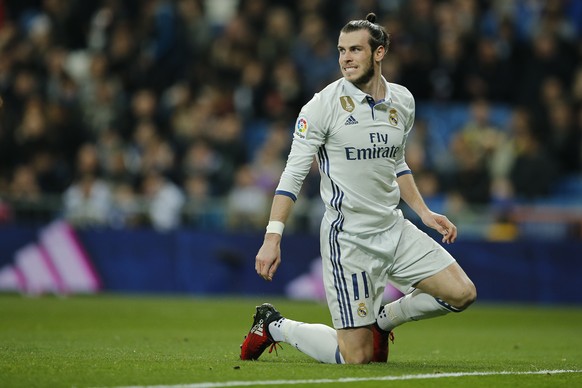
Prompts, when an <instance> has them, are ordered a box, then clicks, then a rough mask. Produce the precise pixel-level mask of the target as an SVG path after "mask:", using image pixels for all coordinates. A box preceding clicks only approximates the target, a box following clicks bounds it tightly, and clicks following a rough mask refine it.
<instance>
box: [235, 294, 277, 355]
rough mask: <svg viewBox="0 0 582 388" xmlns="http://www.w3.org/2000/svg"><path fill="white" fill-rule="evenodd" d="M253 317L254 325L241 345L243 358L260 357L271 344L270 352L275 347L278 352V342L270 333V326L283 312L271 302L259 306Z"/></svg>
mask: <svg viewBox="0 0 582 388" xmlns="http://www.w3.org/2000/svg"><path fill="white" fill-rule="evenodd" d="M253 318H254V320H253V326H252V327H251V330H250V331H249V334H247V336H246V337H245V340H244V341H243V343H242V345H241V346H240V349H241V350H240V358H241V360H256V359H258V358H259V357H260V356H261V354H263V352H264V351H265V349H267V347H268V346H269V345H270V346H271V349H269V353H271V352H272V351H273V349H275V353H276V354H277V349H276V345H277V342H275V341H273V339H272V338H271V336H270V335H269V331H268V327H269V324H270V323H271V322H273V321H276V320H278V319H280V318H281V314H279V312H278V311H277V310H276V309H275V308H274V307H273V306H271V305H270V304H268V303H264V304H262V305H261V306H257V313H256V314H255V315H254V316H253ZM279 346H280V345H279Z"/></svg>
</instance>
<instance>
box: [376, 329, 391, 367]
mask: <svg viewBox="0 0 582 388" xmlns="http://www.w3.org/2000/svg"><path fill="white" fill-rule="evenodd" d="M372 334H373V337H374V354H373V356H372V362H387V361H388V353H389V350H390V349H389V346H388V341H390V342H392V343H394V333H392V332H391V331H390V332H388V331H384V330H382V329H380V327H379V326H378V324H377V323H374V324H373V325H372Z"/></svg>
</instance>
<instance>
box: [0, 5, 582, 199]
mask: <svg viewBox="0 0 582 388" xmlns="http://www.w3.org/2000/svg"><path fill="white" fill-rule="evenodd" d="M578 3H579V2H575V1H568V2H560V1H552V2H542V1H523V0H517V1H512V2H499V1H496V2H482V1H475V0H470V1H460V2H459V1H456V0H442V1H438V2H434V1H430V0H414V1H390V2H384V1H380V2H379V1H357V2H351V3H349V4H348V3H345V4H344V3H342V4H339V5H338V3H337V2H333V1H322V0H319V1H300V2H293V1H286V0H285V1H273V2H269V1H264V0H260V1H237V0H230V1H227V0H222V1H220V2H218V1H211V0H174V1H172V0H148V1H136V0H128V1H121V0H104V1H101V2H83V1H68V2H67V1H64V2H63V1H46V2H44V1H9V2H6V1H5V2H3V5H4V10H5V13H4V18H3V20H2V22H1V23H0V98H1V100H0V101H1V102H0V104H1V105H0V106H1V108H0V173H1V174H2V175H3V176H4V177H11V176H13V175H14V173H15V170H16V169H17V166H22V165H28V166H30V167H31V168H33V169H34V171H35V175H36V177H37V181H38V184H39V187H40V190H41V197H43V196H44V195H50V194H51V193H53V194H55V193H56V194H57V195H59V196H60V195H62V193H63V191H64V190H65V188H67V187H68V186H69V185H70V184H71V181H72V178H71V177H72V176H73V175H74V171H75V157H76V153H77V151H78V150H79V149H80V148H81V147H82V144H84V143H85V142H87V141H90V142H93V143H100V142H101V139H100V134H102V133H103V132H115V133H117V135H118V137H119V138H120V143H119V144H118V146H117V148H116V151H115V152H113V153H111V154H107V155H108V156H107V157H105V156H101V157H100V159H99V160H100V161H99V163H101V164H103V165H102V166H101V170H102V171H103V172H104V173H107V174H108V175H112V176H113V175H114V176H115V178H111V179H114V180H116V181H119V180H124V179H129V182H130V183H131V184H132V185H133V184H135V182H136V180H137V179H138V178H139V177H140V174H143V173H145V172H146V171H147V169H148V167H144V166H143V165H142V164H143V163H144V162H146V161H148V162H147V163H149V164H155V165H156V166H158V167H156V168H159V164H160V159H161V160H162V164H164V165H165V167H162V169H164V171H165V172H166V173H167V174H169V175H170V176H171V177H172V179H173V180H175V181H176V182H177V183H180V184H185V183H184V182H185V181H186V180H187V179H188V176H189V175H188V173H187V172H185V171H184V170H183V169H182V167H183V166H184V165H186V164H190V166H189V168H190V169H194V170H195V169H204V167H200V168H198V167H196V166H192V165H191V163H186V162H185V160H186V159H187V158H188V157H189V156H188V155H189V152H188V149H189V148H190V146H191V145H192V144H194V143H196V142H199V141H205V142H207V144H209V145H210V147H211V148H212V150H213V152H214V154H215V160H219V161H222V165H221V166H219V170H220V172H219V173H217V176H214V177H212V178H208V179H209V184H210V186H211V196H212V197H213V198H217V197H220V196H226V195H228V192H229V191H230V189H231V188H232V187H233V184H234V179H235V174H234V171H235V170H236V168H238V167H240V166H241V165H243V164H246V163H250V162H251V161H253V160H255V159H259V156H258V155H255V153H257V152H263V150H262V147H260V144H257V142H258V140H259V139H267V138H268V137H269V136H268V133H269V132H270V131H271V130H272V129H271V128H272V126H271V124H272V123H273V122H283V123H285V125H286V127H287V131H288V133H289V131H290V128H291V127H292V125H293V123H292V120H293V118H294V117H295V116H296V114H297V112H298V111H299V109H300V107H301V106H302V105H303V103H304V102H305V101H307V100H308V99H310V98H311V97H312V95H313V93H314V92H315V91H317V90H319V89H318V88H319V87H320V86H321V85H323V84H326V83H327V82H328V81H331V80H332V79H334V78H335V76H334V71H336V68H335V66H336V58H335V56H336V54H335V47H334V46H335V44H333V39H332V40H330V39H328V38H329V36H327V34H328V31H329V30H331V29H333V28H336V27H340V24H342V23H339V22H338V21H339V20H342V21H343V20H345V18H349V15H353V14H354V13H359V12H361V10H362V9H363V8H365V7H375V8H377V12H378V15H379V17H380V18H379V20H380V21H381V23H382V24H384V25H385V26H386V27H387V28H388V30H390V31H391V32H392V34H393V35H392V36H393V55H389V56H388V57H387V58H386V59H385V61H384V63H383V66H384V68H385V70H384V73H385V74H387V75H389V76H390V78H391V79H392V80H394V81H395V82H398V83H402V84H405V85H407V86H408V87H409V89H410V90H411V91H412V92H413V93H414V95H415V96H416V98H417V102H418V106H419V107H420V106H422V105H424V104H427V105H430V104H443V105H438V106H439V107H441V108H442V109H443V110H446V109H447V107H448V105H444V104H448V103H450V102H455V103H459V104H462V105H463V106H466V105H467V104H468V103H470V102H471V101H472V99H473V98H474V97H476V96H479V97H485V98H486V99H487V101H488V102H489V103H490V104H491V107H492V109H497V107H499V105H498V104H500V103H503V104H507V105H508V106H510V107H511V106H516V105H517V104H520V105H523V106H524V107H525V108H526V110H527V114H528V115H529V116H532V117H533V118H534V119H533V120H532V123H533V125H534V127H533V130H534V133H535V135H536V136H537V137H539V139H540V141H541V142H543V144H544V145H548V146H550V144H553V145H552V146H551V147H552V149H563V148H560V147H561V146H560V145H559V144H562V145H566V144H569V145H570V146H572V145H573V144H574V143H575V142H576V141H577V140H576V139H577V138H579V136H580V135H579V133H580V130H579V129H578V131H573V132H572V133H571V134H570V135H568V136H565V135H564V132H570V131H572V130H569V131H564V130H563V128H562V127H563V125H561V124H560V125H558V124H559V123H564V122H565V121H566V120H563V118H565V117H567V116H568V114H565V113H564V112H566V111H570V114H569V115H570V116H578V115H579V114H578V113H577V112H578V111H579V109H580V108H579V107H580V106H581V105H582V87H581V86H580V85H582V81H581V80H582V75H581V74H582V70H581V69H580V66H579V63H580V60H581V58H582V53H581V52H580V47H581V46H580V40H581V39H582V28H581V26H582V22H581V21H580V20H581V19H580V17H579V16H580V14H581V12H582V7H581V6H580V5H579V4H578ZM507 74H510V75H511V77H508V76H507ZM336 75H337V74H336ZM556 85H559V86H560V87H558V88H556ZM558 89H560V90H558ZM558 91H559V93H558V94H556V93H557V92H558ZM551 96H556V97H557V96H559V100H560V101H564V104H561V103H560V104H561V108H555V109H554V108H553V105H554V104H553V101H555V100H557V99H558V98H554V97H551ZM434 106H437V105H434ZM552 112H553V113H552ZM550 120H552V121H555V122H551V121H550ZM576 121H577V120H574V119H572V120H571V123H570V126H571V127H573V126H574V125H573V122H576ZM144 122H149V123H153V124H148V125H153V127H154V128H155V132H156V133H157V135H156V136H155V140H154V141H156V142H157V141H160V142H162V143H163V145H162V146H160V147H153V146H152V147H150V153H148V157H146V158H145V159H144V158H143V157H144V155H145V154H144V152H145V148H142V147H143V145H142V144H137V143H136V141H137V140H136V138H135V132H138V127H140V126H141V125H142V123H144ZM228 123H231V124H232V123H238V124H236V125H235V124H232V126H233V128H234V127H237V126H238V127H239V129H238V130H237V134H236V136H234V138H235V140H234V141H232V140H229V141H227V142H226V143H230V144H228V145H226V144H225V142H224V141H222V140H220V139H218V138H217V137H216V136H215V131H216V133H219V132H221V131H223V130H222V129H221V128H220V127H221V126H224V125H231V124H228ZM434 123H435V122H434V121H432V120H431V121H430V122H429V123H428V124H427V125H428V131H429V132H430V133H431V136H432V137H430V139H431V141H432V140H434V136H435V135H436V136H437V137H438V135H439V134H435V133H434V131H435V126H434ZM217 126H218V127H217ZM235 132H236V131H235ZM261 132H262V133H261ZM554 132H559V133H554ZM220 136H222V135H220ZM220 136H219V137H220ZM566 138H567V139H572V141H570V140H568V141H566V140H565V139H566ZM509 143H511V142H509ZM235 147H238V149H237V154H236V155H234V156H233V155H232V154H231V152H232V151H233V150H234V149H235ZM433 147H437V146H436V145H433ZM438 147H441V148H439V150H440V151H439V152H441V151H442V148H443V147H442V145H438ZM412 148H413V147H411V149H412ZM574 148H575V147H573V146H572V149H571V150H568V151H566V152H565V153H564V152H552V153H550V154H549V155H548V157H549V158H551V159H554V163H559V164H560V165H561V171H563V172H568V173H570V174H579V173H580V172H581V171H582V166H581V164H582V163H581V162H578V163H575V162H572V160H574V159H576V157H577V156H576V155H579V154H580V151H579V150H578V151H574ZM579 148H580V147H579ZM154 149H157V152H154V151H153V150H154ZM241 150H244V153H246V155H242V153H243V152H241ZM427 152H428V153H429V155H428V159H427V161H428V164H429V165H430V164H431V163H433V162H434V161H435V159H434V158H433V157H434V156H435V155H430V154H431V152H433V150H427ZM153 154H156V155H157V156H156V157H154V156H153ZM104 155H105V154H104ZM565 155H570V156H568V157H567V158H563V157H562V156H565ZM558 159H562V160H558ZM578 159H579V157H578ZM150 160H157V161H156V162H155V163H154V162H152V163H150V162H149V161H150ZM170 161H171V162H170ZM281 162H284V156H280V160H279V161H278V163H277V164H280V163H281ZM124 165H125V167H124ZM112 166H116V167H112ZM432 167H434V166H432ZM452 167H453V168H455V166H452ZM111 168H114V169H115V170H116V172H111V171H109V170H110V169H111ZM124 169H125V170H126V171H124ZM437 170H438V171H439V172H440V167H437ZM108 171H109V172H108ZM496 176H497V175H495V176H494V177H493V179H492V181H491V186H492V187H498V186H500V187H504V186H503V185H498V181H497V178H496ZM103 178H107V179H110V177H108V176H106V175H104V176H103ZM439 179H441V177H439ZM5 180H6V179H5ZM479 183H480V184H481V183H482V182H479ZM3 187H4V189H2V190H7V189H6V187H7V185H4V186H3ZM448 188H449V185H448V182H447V181H442V182H441V185H440V190H441V191H442V192H445V191H446V190H448ZM492 190H493V191H495V189H493V188H492ZM501 191H503V190H501Z"/></svg>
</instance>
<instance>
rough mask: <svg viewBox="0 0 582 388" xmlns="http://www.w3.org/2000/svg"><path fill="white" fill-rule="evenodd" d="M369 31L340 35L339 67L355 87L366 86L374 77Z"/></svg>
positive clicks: (338, 46)
mask: <svg viewBox="0 0 582 388" xmlns="http://www.w3.org/2000/svg"><path fill="white" fill-rule="evenodd" d="M369 38H370V35H369V33H368V31H367V30H358V31H353V32H348V33H343V32H342V33H340V36H339V40H338V45H337V48H338V51H339V65H340V69H341V71H342V75H343V76H344V78H345V79H346V80H348V81H350V82H351V83H353V84H354V85H365V84H367V83H368V82H369V81H370V80H371V79H372V77H373V76H374V71H375V69H374V59H373V56H372V48H371V47H370V43H369Z"/></svg>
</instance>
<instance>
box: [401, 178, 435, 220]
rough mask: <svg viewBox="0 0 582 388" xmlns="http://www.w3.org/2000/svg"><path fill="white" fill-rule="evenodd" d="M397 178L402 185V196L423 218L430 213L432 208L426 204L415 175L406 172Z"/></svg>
mask: <svg viewBox="0 0 582 388" xmlns="http://www.w3.org/2000/svg"><path fill="white" fill-rule="evenodd" d="M396 179H397V181H398V186H399V187H400V198H402V200H403V201H404V202H406V204H407V205H408V206H409V207H410V208H411V209H412V210H414V212H415V213H416V214H418V215H419V216H420V217H421V218H422V217H423V216H424V215H426V214H427V213H429V212H430V209H429V208H428V206H426V203H425V202H424V199H423V198H422V195H421V194H420V192H419V191H418V187H417V186H416V183H415V182H414V177H413V175H412V174H405V175H401V176H399V177H398V178H396Z"/></svg>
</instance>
